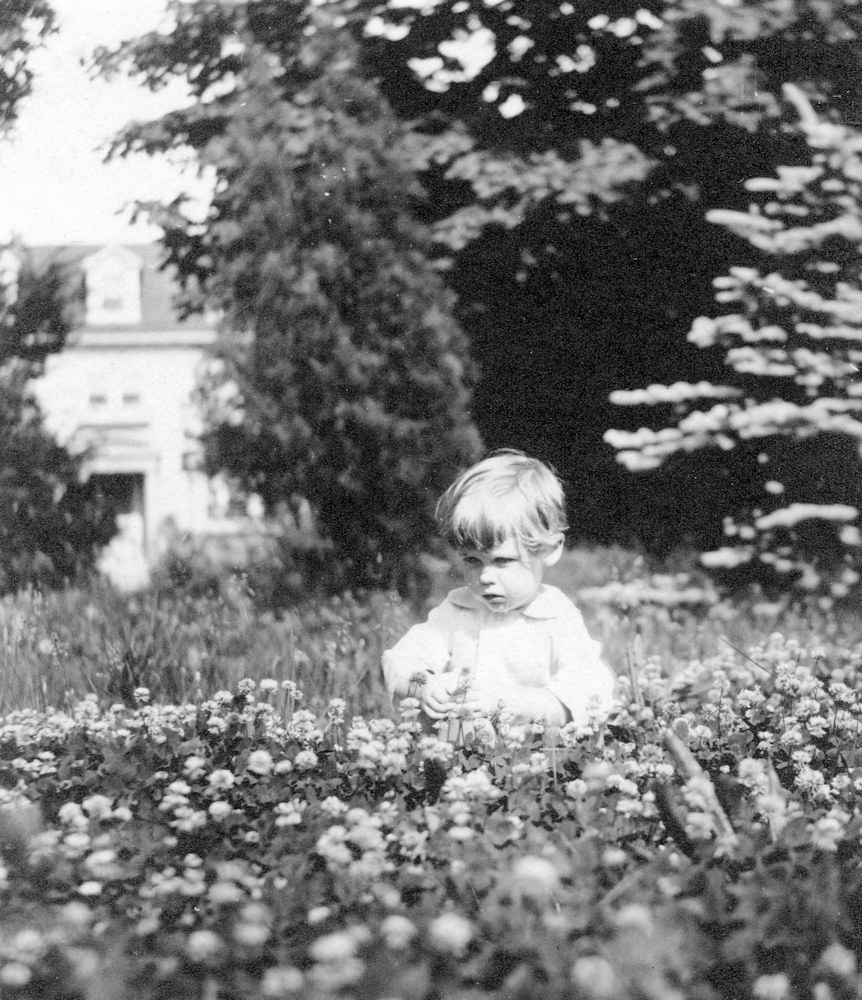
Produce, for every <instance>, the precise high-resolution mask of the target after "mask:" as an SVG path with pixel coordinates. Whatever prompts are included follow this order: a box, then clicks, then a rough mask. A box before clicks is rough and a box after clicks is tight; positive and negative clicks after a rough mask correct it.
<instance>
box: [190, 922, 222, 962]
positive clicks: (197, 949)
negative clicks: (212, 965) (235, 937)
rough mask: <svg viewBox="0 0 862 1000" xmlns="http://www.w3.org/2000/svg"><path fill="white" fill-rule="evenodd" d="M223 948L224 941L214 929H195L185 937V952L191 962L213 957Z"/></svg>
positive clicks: (203, 960)
mask: <svg viewBox="0 0 862 1000" xmlns="http://www.w3.org/2000/svg"><path fill="white" fill-rule="evenodd" d="M223 949H224V941H222V939H221V938H220V937H219V935H218V934H216V933H215V931H210V930H206V929H204V930H197V931H193V932H192V933H191V934H189V936H188V938H187V939H186V954H187V955H188V956H189V958H190V959H191V960H192V961H193V962H205V961H206V960H207V959H210V958H215V956H216V955H218V954H219V953H220V952H221V951H222V950H223Z"/></svg>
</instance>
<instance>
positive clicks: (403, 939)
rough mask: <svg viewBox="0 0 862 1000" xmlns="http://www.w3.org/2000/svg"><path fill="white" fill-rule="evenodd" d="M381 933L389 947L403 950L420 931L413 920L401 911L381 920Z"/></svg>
mask: <svg viewBox="0 0 862 1000" xmlns="http://www.w3.org/2000/svg"><path fill="white" fill-rule="evenodd" d="M380 933H381V934H382V935H383V940H384V941H385V942H386V946H387V948H391V949H392V950H393V951H401V950H402V949H403V948H406V947H407V945H409V944H410V942H411V941H412V940H413V938H415V937H416V935H417V934H418V933H419V932H418V931H417V930H416V925H415V924H414V923H413V921H412V920H408V919H407V917H405V916H402V915H401V914H400V913H390V914H389V916H388V917H386V918H384V920H383V921H382V922H381V924H380Z"/></svg>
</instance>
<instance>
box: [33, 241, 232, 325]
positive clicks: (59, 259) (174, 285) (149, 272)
mask: <svg viewBox="0 0 862 1000" xmlns="http://www.w3.org/2000/svg"><path fill="white" fill-rule="evenodd" d="M112 248H113V249H116V250H117V251H118V253H124V254H128V253H133V254H134V255H135V256H136V257H138V258H139V259H140V261H141V319H140V323H135V324H123V329H124V330H128V331H130V332H132V331H135V330H147V331H159V330H176V329H180V330H211V329H213V327H214V326H215V322H214V320H213V318H212V316H211V315H205V314H201V313H195V314H192V315H191V316H189V317H188V318H187V319H184V320H181V319H180V318H179V315H178V312H177V308H176V304H175V303H176V298H177V295H178V294H179V291H180V288H179V284H178V282H177V280H176V271H175V269H174V268H173V267H165V266H163V261H164V259H165V250H164V248H163V247H162V246H160V245H159V244H158V243H148V244H145V243H142V244H122V245H113V247H110V246H106V245H104V244H73V245H65V246H63V245H52V246H44V245H43V246H28V247H26V248H25V251H26V253H28V254H29V255H31V257H32V260H33V263H34V264H35V265H36V267H45V266H47V265H48V264H51V263H58V264H60V265H61V266H64V267H65V268H66V269H67V270H68V273H69V280H70V282H71V283H72V288H73V295H74V300H75V303H76V305H75V306H74V307H73V310H74V312H73V315H74V314H75V312H77V316H76V320H77V322H76V323H75V326H76V328H77V329H79V330H88V329H93V327H90V326H88V325H87V323H86V322H85V320H86V314H85V309H84V264H85V262H86V261H87V260H88V259H89V258H91V257H93V256H94V255H96V254H99V253H100V252H104V251H107V250H109V249H112ZM100 329H102V330H104V326H101V327H100Z"/></svg>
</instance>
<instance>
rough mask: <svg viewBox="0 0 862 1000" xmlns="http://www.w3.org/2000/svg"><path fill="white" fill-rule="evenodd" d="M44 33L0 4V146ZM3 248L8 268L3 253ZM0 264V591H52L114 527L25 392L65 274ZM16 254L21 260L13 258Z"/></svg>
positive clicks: (39, 8)
mask: <svg viewBox="0 0 862 1000" xmlns="http://www.w3.org/2000/svg"><path fill="white" fill-rule="evenodd" d="M53 30H54V12H53V9H52V7H51V6H50V5H49V4H48V3H45V2H43V0H5V2H4V3H3V4H2V5H0V141H2V140H3V138H4V137H5V136H6V135H7V134H8V132H9V131H10V130H11V129H12V128H13V127H14V123H15V120H16V117H17V114H18V110H19V108H20V104H21V102H22V101H23V100H24V99H25V98H26V97H27V95H28V94H29V93H30V90H31V84H32V78H33V70H32V64H31V61H30V57H31V55H32V52H33V51H34V49H36V48H37V47H38V45H39V44H40V42H41V40H42V39H43V38H44V36H45V35H47V34H48V33H50V32H51V31H53ZM10 249H11V250H13V252H14V257H15V258H16V259H18V264H20V265H21V266H20V267H18V266H17V265H16V266H15V267H13V268H9V267H7V266H6V265H7V263H9V262H11V258H10V257H9V255H8V251H9V250H10ZM0 256H2V257H3V258H4V259H3V260H2V262H0V267H2V268H3V270H4V272H6V273H4V274H3V275H2V276H0V592H3V593H5V592H7V591H14V590H17V589H19V588H20V587H23V586H25V585H28V584H40V585H46V586H57V585H60V584H62V583H63V582H65V581H67V580H69V579H70V578H72V577H74V576H75V575H76V574H78V573H80V572H82V571H84V570H86V569H87V568H88V567H90V566H91V565H92V564H93V561H94V558H95V556H96V552H97V547H98V546H99V545H100V544H104V543H105V542H107V541H108V539H109V538H110V536H111V535H112V534H113V531H114V522H113V516H112V514H111V512H110V511H107V510H106V509H104V508H103V506H102V505H101V504H100V503H99V502H98V500H97V499H96V498H95V497H94V495H93V492H92V490H91V489H90V488H89V487H88V486H87V485H86V484H84V483H82V482H81V476H80V472H81V459H80V458H76V457H73V456H72V455H70V454H69V453H68V452H67V451H66V450H65V449H64V448H62V447H61V446H60V445H58V444H57V443H56V442H55V441H54V440H53V438H52V437H51V436H50V435H49V434H48V433H47V432H46V431H45V429H44V427H43V423H42V416H41V414H40V412H39V409H38V406H37V405H36V402H35V399H34V397H33V394H32V391H31V380H32V379H33V378H34V377H35V376H37V375H38V374H40V372H41V370H42V365H43V364H44V361H45V358H46V357H47V356H48V355H49V354H51V353H52V352H54V351H57V350H59V349H60V348H61V347H62V345H63V342H64V340H65V336H66V333H67V331H68V322H67V317H66V310H65V299H66V290H65V276H64V274H63V272H62V269H61V268H60V267H58V266H56V265H49V266H47V267H45V268H41V269H39V268H36V267H35V266H34V265H33V262H32V261H31V260H30V259H29V258H28V257H27V255H26V254H24V253H23V251H22V249H21V248H20V247H18V246H15V247H13V248H5V251H4V252H3V253H2V254H0ZM20 258H23V260H21V259H20Z"/></svg>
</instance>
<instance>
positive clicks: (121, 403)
mask: <svg viewBox="0 0 862 1000" xmlns="http://www.w3.org/2000/svg"><path fill="white" fill-rule="evenodd" d="M212 336H213V335H212V334H210V333H207V332H205V331H201V332H199V333H196V334H195V335H194V336H188V335H184V338H183V339H184V340H185V342H184V343H177V339H178V337H177V335H176V334H173V335H170V334H164V333H152V334H149V335H148V334H146V333H136V334H135V335H134V336H130V335H128V334H126V335H123V334H119V333H116V332H112V333H110V334H98V333H83V334H79V335H78V336H77V337H74V338H72V340H71V341H70V343H69V344H68V345H67V346H66V348H65V349H64V350H63V351H62V352H61V353H60V354H57V355H53V356H52V357H50V358H49V359H48V362H47V364H46V368H45V373H44V375H43V377H42V378H41V379H39V380H38V381H37V382H36V383H35V384H34V389H35V392H36V396H37V398H38V400H39V403H40V405H41V407H42V409H43V411H44V413H45V423H46V426H47V428H48V429H49V430H50V431H51V432H52V433H53V434H55V436H56V437H57V438H58V440H60V441H61V443H63V444H66V445H67V446H68V447H70V448H71V449H72V450H76V451H78V450H84V449H87V450H88V451H89V455H90V457H89V458H88V461H87V463H86V471H87V472H88V473H97V474H98V473H101V474H106V473H127V474H132V473H140V474H142V475H143V476H144V491H143V493H144V496H143V501H144V502H143V512H142V514H143V525H142V527H143V543H144V552H145V555H146V557H147V559H148V560H152V559H154V558H156V557H157V556H158V555H159V554H160V544H162V543H163V541H164V537H165V530H166V527H167V526H168V524H170V523H173V525H174V526H175V527H176V528H177V529H178V530H179V531H181V532H185V531H188V532H193V533H200V532H206V531H210V530H216V529H217V525H216V524H214V523H213V522H215V521H218V520H219V519H218V518H217V517H213V516H212V511H211V507H212V505H213V499H214V498H213V491H212V489H211V483H210V481H209V479H208V478H207V477H206V476H205V475H204V474H203V473H202V472H201V471H200V470H199V465H200V446H199V443H198V440H197V438H198V435H199V433H200V430H201V424H200V417H199V414H198V410H197V407H196V406H195V403H194V398H193V396H194V391H195V387H196V384H197V377H198V372H199V370H200V367H201V365H202V364H203V362H204V350H205V347H206V346H207V344H208V343H209V342H211V341H212Z"/></svg>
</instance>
